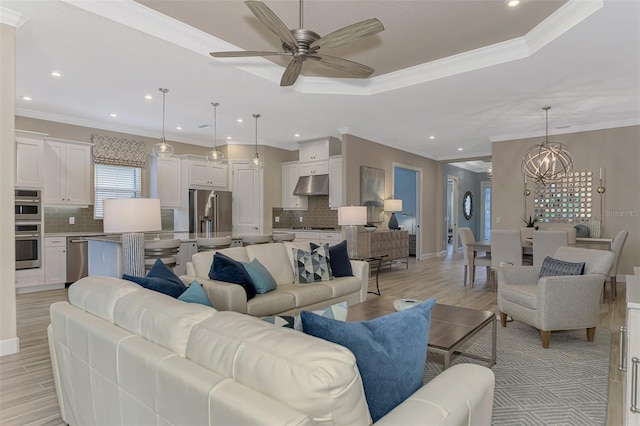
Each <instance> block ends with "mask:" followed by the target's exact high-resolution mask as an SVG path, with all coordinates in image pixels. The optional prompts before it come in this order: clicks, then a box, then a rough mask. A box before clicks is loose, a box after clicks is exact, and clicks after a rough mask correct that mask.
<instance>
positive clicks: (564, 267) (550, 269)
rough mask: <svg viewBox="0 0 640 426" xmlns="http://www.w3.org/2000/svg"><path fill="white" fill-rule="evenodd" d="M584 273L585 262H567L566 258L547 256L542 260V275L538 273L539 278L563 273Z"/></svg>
mask: <svg viewBox="0 0 640 426" xmlns="http://www.w3.org/2000/svg"><path fill="white" fill-rule="evenodd" d="M583 273H584V262H580V263H572V262H565V261H564V260H558V259H554V258H553V257H549V256H547V257H545V258H544V260H543V261H542V266H541V267H540V275H538V278H542V277H557V276H562V275H582V274H583Z"/></svg>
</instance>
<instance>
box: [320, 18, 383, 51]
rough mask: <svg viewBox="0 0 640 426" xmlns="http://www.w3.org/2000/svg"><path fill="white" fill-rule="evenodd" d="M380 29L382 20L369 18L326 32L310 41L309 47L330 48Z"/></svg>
mask: <svg viewBox="0 0 640 426" xmlns="http://www.w3.org/2000/svg"><path fill="white" fill-rule="evenodd" d="M382 30H384V26H383V25H382V22H380V21H378V20H377V19H376V18H371V19H367V20H365V21H361V22H357V23H355V24H352V25H349V26H347V27H344V28H341V29H339V30H336V31H334V32H332V33H331V34H327V35H326V36H324V37H321V38H319V39H318V40H316V41H314V42H313V43H311V45H310V46H309V48H310V49H313V48H314V47H318V48H325V49H331V48H334V47H338V46H342V45H345V44H347V43H351V42H354V41H356V40H360V39H362V38H366V37H370V36H372V35H374V34H377V33H379V32H380V31H382Z"/></svg>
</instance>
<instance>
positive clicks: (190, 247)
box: [173, 241, 198, 276]
mask: <svg viewBox="0 0 640 426" xmlns="http://www.w3.org/2000/svg"><path fill="white" fill-rule="evenodd" d="M197 252H198V245H197V244H196V242H195V241H185V242H182V243H180V252H179V253H178V262H177V263H176V266H175V267H174V268H173V273H174V274H176V275H178V276H180V275H187V262H191V257H192V256H193V255H194V254H196V253H197Z"/></svg>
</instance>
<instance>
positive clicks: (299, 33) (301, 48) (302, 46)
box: [282, 28, 320, 59]
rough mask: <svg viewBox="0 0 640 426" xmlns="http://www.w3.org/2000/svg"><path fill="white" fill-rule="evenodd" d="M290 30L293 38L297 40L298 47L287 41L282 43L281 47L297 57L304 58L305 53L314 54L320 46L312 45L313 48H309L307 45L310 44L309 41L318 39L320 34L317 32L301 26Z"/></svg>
mask: <svg viewBox="0 0 640 426" xmlns="http://www.w3.org/2000/svg"><path fill="white" fill-rule="evenodd" d="M290 32H291V35H292V36H293V38H295V39H296V41H297V42H298V48H297V49H296V48H295V46H291V45H289V44H287V43H282V49H284V50H285V51H286V52H291V53H293V56H295V57H297V58H298V57H300V58H299V59H306V58H305V57H306V55H311V54H314V53H316V52H317V51H318V50H319V49H320V47H314V48H313V49H311V50H309V46H310V45H311V43H313V42H314V41H316V40H318V39H320V35H319V34H318V33H315V32H313V31H311V30H305V29H303V28H301V29H296V30H290Z"/></svg>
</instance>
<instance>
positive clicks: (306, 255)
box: [291, 244, 333, 283]
mask: <svg viewBox="0 0 640 426" xmlns="http://www.w3.org/2000/svg"><path fill="white" fill-rule="evenodd" d="M291 250H293V264H294V268H293V270H294V273H295V279H296V282H297V283H313V282H316V281H329V280H331V279H333V277H332V276H331V268H330V266H329V259H330V256H329V244H325V245H324V246H322V247H318V248H317V249H315V250H313V251H311V252H308V251H305V250H301V249H298V248H295V247H292V248H291Z"/></svg>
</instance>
